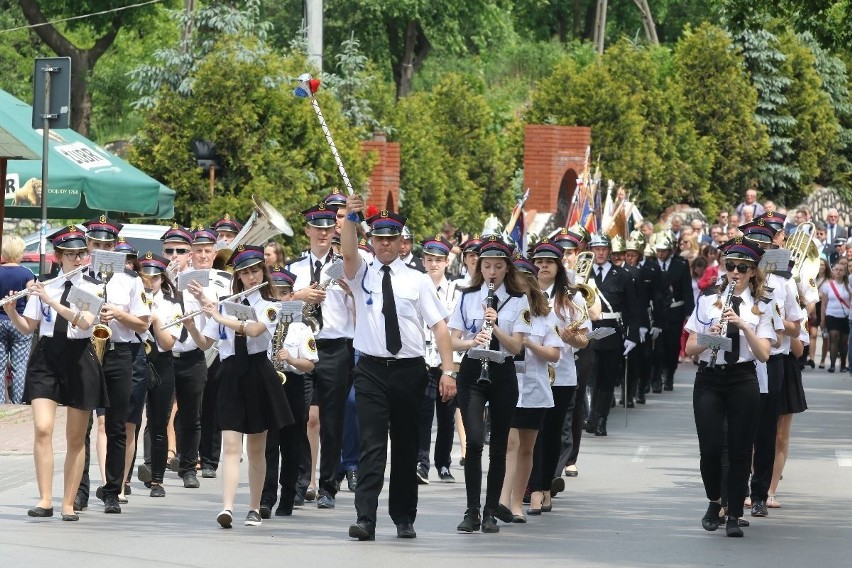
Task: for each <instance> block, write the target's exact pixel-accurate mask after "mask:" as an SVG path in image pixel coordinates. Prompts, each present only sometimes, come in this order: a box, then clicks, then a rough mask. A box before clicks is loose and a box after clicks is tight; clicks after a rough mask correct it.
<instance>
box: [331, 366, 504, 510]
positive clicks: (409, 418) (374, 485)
mask: <svg viewBox="0 0 852 568" xmlns="http://www.w3.org/2000/svg"><path fill="white" fill-rule="evenodd" d="M402 361H405V362H403V363H398V364H394V365H391V366H384V365H383V364H381V363H379V362H376V361H373V360H371V359H369V358H367V357H364V356H362V357H360V358H359V360H358V364H357V365H356V366H355V403H356V404H357V405H358V423H359V426H360V428H361V458H360V463H359V466H358V486H357V488H356V490H355V510H356V511H357V514H358V520H359V521H368V522H371V523H373V524H375V523H376V512H377V510H378V506H379V494H380V493H381V491H382V486H383V485H384V480H385V465H386V463H387V446H388V433H390V440H391V448H390V462H391V473H390V492H389V499H388V509H389V512H390V516H391V519H393V522H394V524H397V525H398V524H400V523H405V522H408V523H413V522H414V520H415V518H416V516H417V473H416V469H415V467H414V465H415V464H416V463H417V447H418V444H419V432H418V429H419V421H420V416H419V414H420V404H421V402H422V399H423V392H424V389H425V388H426V381H427V375H426V363H425V361H424V360H423V358H422V357H418V358H414V359H408V360H402ZM515 382H516V384H517V381H515ZM320 412H322V411H320Z"/></svg>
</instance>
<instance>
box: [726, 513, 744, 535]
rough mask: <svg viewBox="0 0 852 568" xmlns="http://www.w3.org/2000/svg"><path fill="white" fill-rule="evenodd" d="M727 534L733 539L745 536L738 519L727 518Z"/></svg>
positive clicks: (729, 516)
mask: <svg viewBox="0 0 852 568" xmlns="http://www.w3.org/2000/svg"><path fill="white" fill-rule="evenodd" d="M725 534H726V535H727V536H733V537H741V536H743V529H741V528H740V523H739V521H738V520H737V518H736V517H732V516H731V515H728V516H727V517H725Z"/></svg>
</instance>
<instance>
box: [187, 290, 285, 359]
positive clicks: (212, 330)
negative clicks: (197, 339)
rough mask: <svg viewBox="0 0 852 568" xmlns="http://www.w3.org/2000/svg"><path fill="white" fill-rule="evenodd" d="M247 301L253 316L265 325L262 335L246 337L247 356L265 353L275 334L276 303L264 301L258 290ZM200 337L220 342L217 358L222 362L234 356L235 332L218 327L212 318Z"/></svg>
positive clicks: (276, 320)
mask: <svg viewBox="0 0 852 568" xmlns="http://www.w3.org/2000/svg"><path fill="white" fill-rule="evenodd" d="M240 301H241V300H240ZM248 301H249V304H250V305H251V307H252V308H254V312H255V314H257V321H259V322H261V323H263V324H264V325H266V331H264V332H263V333H262V334H260V335H258V336H257V337H246V346H247V348H248V349H247V350H248V354H249V355H254V354H256V353H266V352H267V350H268V349H269V343H270V341H272V334H273V333H275V326H276V324H277V323H278V302H270V301H268V300H264V299H263V298H262V297H261V295H260V292H259V291H258V290H255V291H254V292H252V293H251V294H249V296H248ZM220 309H221V306H220ZM225 317H226V318H228V319H233V320H234V321H237V320H236V318H232V317H231V316H227V315H226V316H225ZM249 323H251V322H249ZM202 335H204V336H205V337H209V338H210V339H217V340H220V342H219V358H220V359H221V360H222V361H224V360H225V359H227V358H228V357H231V356H233V355H234V338H235V337H236V332H235V331H234V330H233V329H231V328H230V327H227V326H224V325H219V322H217V321H216V320H214V319H213V318H209V319H208V321H207V324H206V325H205V326H204V331H203V332H202Z"/></svg>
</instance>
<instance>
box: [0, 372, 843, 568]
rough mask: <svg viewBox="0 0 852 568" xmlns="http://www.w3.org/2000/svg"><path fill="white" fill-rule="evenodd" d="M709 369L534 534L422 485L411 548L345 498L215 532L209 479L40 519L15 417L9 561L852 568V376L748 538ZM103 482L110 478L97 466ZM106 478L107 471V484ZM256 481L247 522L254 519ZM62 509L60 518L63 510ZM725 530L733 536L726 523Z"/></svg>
mask: <svg viewBox="0 0 852 568" xmlns="http://www.w3.org/2000/svg"><path fill="white" fill-rule="evenodd" d="M693 376H694V367H693V366H692V365H691V364H686V365H682V366H681V371H680V372H679V373H678V376H677V378H676V382H675V390H674V392H670V393H664V394H662V395H652V396H649V399H648V404H647V405H646V406H645V407H640V408H637V409H635V410H630V411H629V412H630V414H629V426H628V427H625V426H624V410H623V409H621V408H619V409H614V410H613V414H612V415H611V418H610V424H609V432H610V435H609V436H608V437H606V438H595V437H594V436H585V435H584V438H583V446H582V451H581V453H580V461H579V462H578V468H579V470H580V475H579V476H578V477H576V478H573V479H568V480H567V490H566V492H565V493H563V494H561V495H560V496H559V497H558V498H556V499H555V500H554V510H553V512H552V513H549V514H547V513H545V514H544V515H542V516H541V517H530V518H529V523H527V524H525V525H502V529H501V531H500V533H499V534H497V535H486V534H481V533H479V534H471V535H466V534H458V533H456V531H455V526H456V524H457V523H458V522H459V521H460V520H461V518H462V514H463V512H464V508H465V501H464V485H463V472H462V470H461V468H459V467H458V466H454V467H453V473H454V475H455V476H456V478H457V480H458V482H457V483H455V484H442V483H439V482H437V476H436V474H435V472H434V470H433V471H432V478H433V480H432V483H431V484H430V485H428V486H421V488H420V509H419V513H418V517H417V522H416V524H415V528H416V529H417V533H418V538H417V539H416V540H413V541H402V540H398V539H396V538H395V536H396V532H395V527H394V526H393V523H392V522H391V520H390V518H389V517H388V516H387V514H386V510H387V501H386V495H383V498H382V500H381V501H380V517H379V526H378V528H377V539H376V541H375V542H364V543H359V542H356V541H352V540H350V539H349V538H348V537H347V536H346V533H347V527H348V526H349V524H350V523H351V522H352V521H353V520H354V518H355V513H354V507H353V504H352V495H353V494H352V493H349V492H348V491H346V490H343V491H341V492H340V493H339V494H338V499H337V508H336V509H335V510H333V511H321V510H318V509H316V508H314V507H303V508H301V509H296V512H295V514H294V515H293V516H292V517H289V518H274V517H273V519H271V520H269V521H264V522H263V525H262V526H260V527H245V526H242V524H241V523H240V522H237V523H235V526H234V528H233V529H232V530H223V529H220V528H219V527H218V525H217V524H216V521H215V517H216V514H217V513H218V511H219V509H220V508H221V505H220V483H219V481H218V480H206V479H202V480H201V482H202V486H201V488H200V489H194V490H192V489H184V488H183V486H182V484H181V482H180V480H179V479H178V478H177V476H176V475H175V474H171V473H169V474H167V480H166V491H167V492H168V495H167V497H166V498H165V499H152V498H150V497H148V496H147V492H146V491H145V490H144V488H143V487H142V485H141V483H139V482H137V481H134V483H133V494H132V495H131V496H130V498H129V499H130V503H129V504H127V505H125V506H124V507H123V509H124V512H123V513H122V514H121V515H105V514H103V506H102V504H101V503H100V502H97V501H95V500H92V501H91V502H90V508H89V510H88V511H86V512H85V513H82V514H81V519H80V521H79V522H77V523H63V522H62V521H60V520H59V518H58V517H54V518H52V519H45V520H41V519H39V520H33V519H30V518H29V517H27V516H26V511H27V509H28V508H30V507H32V506H33V505H34V504H35V503H36V500H37V490H36V485H35V481H34V479H33V473H32V455H31V441H30V442H28V441H27V440H26V439H25V436H26V432H27V431H29V430H28V429H29V425H28V424H27V416H28V414H29V413H28V411H24V412H22V413H20V414H19V415H16V416H12V417H8V416H7V417H5V418H2V419H0V559H2V563H3V566H8V567H18V566H34V565H62V566H69V567H75V566H85V567H87V568H88V567H91V568H96V567H101V566H104V567H106V566H110V567H115V566H122V567H125V568H129V567H133V568H136V567H149V566H150V567H153V566H162V565H164V564H165V565H170V566H178V567H181V566H185V567H224V566H278V565H287V566H309V565H311V566H320V567H325V566H345V567H347V568H350V567H358V566H372V567H384V566H388V567H390V566H393V567H398V566H404V567H406V568H414V567H418V566H430V567H434V566H477V567H479V566H483V567H486V566H487V567H491V566H520V565H524V566H540V565H544V566H557V565H566V566H573V567H587V566H588V567H599V566H600V567H603V566H607V567H609V566H611V567H628V566H678V567H681V566H748V567H749V568H759V567H764V566H766V567H773V568H779V567H786V566H793V567H800V566H806V567H820V568H823V567H834V566H848V564H847V562H849V558H850V556H852V439H850V438H852V378H850V377H849V375H847V374H845V373H844V374H842V375H841V374H839V373H838V374H828V373H825V372H824V371H810V370H809V371H808V372H806V374H805V389H806V392H807V397H808V403H809V405H810V408H809V410H808V411H807V412H805V413H804V414H801V415H797V416H796V418H795V420H794V423H793V438H792V443H791V449H790V459H789V461H788V462H787V467H786V469H785V472H784V480H783V481H782V483H781V487H780V488H779V492H778V499H779V501H780V502H781V503H782V505H783V508H781V509H774V510H770V516H769V517H768V518H765V519H751V527H749V528H747V529H745V530H746V535H745V538H743V539H729V538H726V537H725V536H724V530H719V531H717V532H715V533H707V532H705V531H704V530H702V528H701V526H700V518H701V516H702V515H703V513H704V509H705V507H706V500H705V498H704V493H703V488H702V485H701V480H700V477H699V472H698V443H697V439H696V436H695V428H694V424H693V419H692V405H691V395H692V389H691V383H692V379H693ZM63 425H64V422H63V421H61V420H58V428H57V429H58V435H57V436H56V439H57V447H56V452H57V464H56V466H57V476H56V478H55V479H56V480H55V482H54V487H55V491H59V490H60V488H61V467H62V459H63V454H62V451H63V448H62V444H61V432H62V428H63ZM92 471H93V472H96V471H97V469H96V468H95V467H93V468H92ZM95 476H97V473H95ZM247 501H248V487H247V477H246V474H245V464H243V476H242V480H241V485H240V490H239V491H238V494H237V503H236V511H235V512H234V517H235V520H236V521H241V520H242V519H243V518H244V517H245V514H246V512H247ZM58 505H59V502H58V500H57V501H55V506H56V508H57V511H58ZM723 529H724V527H723Z"/></svg>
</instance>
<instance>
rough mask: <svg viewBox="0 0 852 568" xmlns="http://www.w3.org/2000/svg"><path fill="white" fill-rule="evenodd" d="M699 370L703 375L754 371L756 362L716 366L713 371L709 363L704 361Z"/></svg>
mask: <svg viewBox="0 0 852 568" xmlns="http://www.w3.org/2000/svg"><path fill="white" fill-rule="evenodd" d="M698 370H699V371H701V372H702V373H713V374H719V373H728V372H731V371H754V361H743V362H742V363H733V364H725V365H718V364H717V365H716V366H715V367H713V368H712V369H711V368H710V367H709V365H708V363H705V362H704V361H702V362H700V363H699V364H698Z"/></svg>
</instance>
